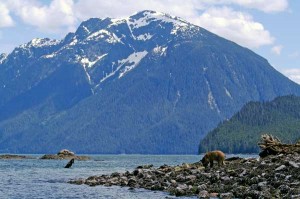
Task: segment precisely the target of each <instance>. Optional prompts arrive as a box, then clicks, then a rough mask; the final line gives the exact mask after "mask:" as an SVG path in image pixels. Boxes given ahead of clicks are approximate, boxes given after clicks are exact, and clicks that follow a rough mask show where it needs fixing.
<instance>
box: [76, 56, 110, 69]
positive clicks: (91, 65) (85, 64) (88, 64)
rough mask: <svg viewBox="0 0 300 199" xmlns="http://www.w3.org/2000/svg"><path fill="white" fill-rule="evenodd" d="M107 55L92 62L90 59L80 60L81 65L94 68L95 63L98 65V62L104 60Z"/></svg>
mask: <svg viewBox="0 0 300 199" xmlns="http://www.w3.org/2000/svg"><path fill="white" fill-rule="evenodd" d="M106 55H107V53H105V54H103V55H101V56H98V57H97V58H96V59H95V60H94V61H90V60H89V59H88V58H86V57H85V58H81V59H80V58H79V59H80V63H81V64H82V65H83V66H84V67H85V68H86V67H87V68H91V67H93V65H95V63H97V62H98V61H100V60H101V59H102V58H104V57H105V56H106Z"/></svg>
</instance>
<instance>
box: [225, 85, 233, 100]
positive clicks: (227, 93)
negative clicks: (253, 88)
mask: <svg viewBox="0 0 300 199" xmlns="http://www.w3.org/2000/svg"><path fill="white" fill-rule="evenodd" d="M224 89H225V93H226V95H227V96H228V97H229V98H230V99H232V96H231V94H230V92H229V91H228V90H227V88H226V87H224Z"/></svg>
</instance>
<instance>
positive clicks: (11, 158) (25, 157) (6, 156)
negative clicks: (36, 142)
mask: <svg viewBox="0 0 300 199" xmlns="http://www.w3.org/2000/svg"><path fill="white" fill-rule="evenodd" d="M1 159H5V160H21V159H34V157H30V156H25V155H11V154H4V155H0V160H1Z"/></svg>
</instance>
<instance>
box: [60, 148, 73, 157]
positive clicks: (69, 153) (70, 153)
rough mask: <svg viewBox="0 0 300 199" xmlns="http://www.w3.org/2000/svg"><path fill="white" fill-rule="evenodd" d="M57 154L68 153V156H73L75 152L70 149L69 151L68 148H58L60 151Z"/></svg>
mask: <svg viewBox="0 0 300 199" xmlns="http://www.w3.org/2000/svg"><path fill="white" fill-rule="evenodd" d="M57 155H69V156H74V155H75V153H74V152H72V151H70V150H68V149H62V150H60V151H59V152H58V153H57Z"/></svg>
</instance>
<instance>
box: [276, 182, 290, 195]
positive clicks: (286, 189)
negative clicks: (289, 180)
mask: <svg viewBox="0 0 300 199" xmlns="http://www.w3.org/2000/svg"><path fill="white" fill-rule="evenodd" d="M278 189H279V190H280V192H281V193H283V194H287V193H288V192H289V191H290V189H291V188H290V187H289V186H287V185H285V184H283V185H280V186H279V187H278Z"/></svg>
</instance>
